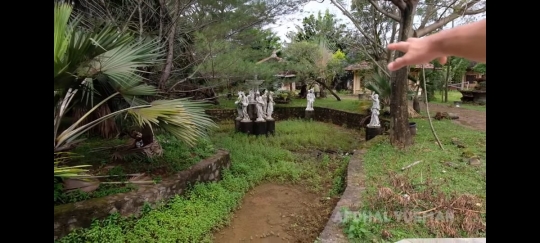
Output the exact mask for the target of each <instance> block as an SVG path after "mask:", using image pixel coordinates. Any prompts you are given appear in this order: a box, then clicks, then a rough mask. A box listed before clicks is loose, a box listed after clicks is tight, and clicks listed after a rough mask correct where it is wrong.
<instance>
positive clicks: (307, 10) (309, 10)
mask: <svg viewBox="0 0 540 243" xmlns="http://www.w3.org/2000/svg"><path fill="white" fill-rule="evenodd" d="M343 2H344V4H346V5H344V7H345V8H346V9H347V10H350V2H351V1H350V0H344V1H343ZM326 9H328V10H329V11H330V13H331V14H334V15H335V16H336V18H337V19H339V20H341V23H344V24H345V25H346V26H347V27H349V28H351V29H354V25H353V24H352V22H351V21H350V20H349V18H347V17H346V16H345V15H343V13H341V11H340V10H339V9H338V8H337V7H336V6H334V5H333V4H332V3H330V1H328V0H325V1H324V2H323V3H318V2H316V1H311V2H309V3H307V4H306V5H305V6H304V7H303V8H301V9H300V11H299V12H296V13H293V14H290V15H285V16H282V17H280V18H279V19H278V20H277V21H276V24H273V25H268V26H267V28H270V29H272V30H273V31H274V32H276V33H277V35H278V36H279V37H280V38H281V40H285V41H287V42H289V41H290V40H289V39H287V37H285V35H286V34H287V32H289V31H293V30H295V26H296V25H301V24H302V19H303V18H304V17H309V15H311V14H314V15H317V13H318V12H319V11H321V12H322V13H323V14H324V12H325V11H326ZM478 18H480V16H478ZM419 21H420V20H419V19H415V22H419ZM454 24H455V26H458V25H460V24H461V22H460V21H458V20H457V21H455V23H454ZM450 27H451V23H448V24H447V25H446V26H445V27H444V28H445V29H446V28H450Z"/></svg>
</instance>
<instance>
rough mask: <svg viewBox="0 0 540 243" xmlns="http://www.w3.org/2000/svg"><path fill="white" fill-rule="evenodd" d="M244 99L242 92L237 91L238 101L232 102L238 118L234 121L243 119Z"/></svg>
mask: <svg viewBox="0 0 540 243" xmlns="http://www.w3.org/2000/svg"><path fill="white" fill-rule="evenodd" d="M243 99H244V92H242V91H238V99H236V101H235V102H234V104H235V105H236V111H237V112H238V116H237V117H236V119H242V118H243V117H244V112H243V110H242V100H243Z"/></svg>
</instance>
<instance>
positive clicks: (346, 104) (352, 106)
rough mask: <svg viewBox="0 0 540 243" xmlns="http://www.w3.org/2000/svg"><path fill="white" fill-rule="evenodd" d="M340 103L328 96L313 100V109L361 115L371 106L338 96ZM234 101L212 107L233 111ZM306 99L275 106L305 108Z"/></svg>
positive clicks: (356, 99)
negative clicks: (334, 110) (319, 108)
mask: <svg viewBox="0 0 540 243" xmlns="http://www.w3.org/2000/svg"><path fill="white" fill-rule="evenodd" d="M339 97H340V98H341V101H338V100H336V98H335V97H334V96H332V95H331V94H329V95H328V96H327V97H326V98H317V99H315V103H314V106H315V107H323V108H331V109H336V110H341V111H347V112H353V113H362V112H365V111H366V109H368V108H369V106H371V101H369V100H364V101H360V100H358V98H354V97H353V96H347V95H339ZM234 101H235V99H232V100H227V99H226V98H223V99H220V100H219V103H220V104H219V105H215V106H212V108H213V109H235V106H234ZM306 102H307V101H306V99H298V98H292V99H291V103H289V104H276V107H306Z"/></svg>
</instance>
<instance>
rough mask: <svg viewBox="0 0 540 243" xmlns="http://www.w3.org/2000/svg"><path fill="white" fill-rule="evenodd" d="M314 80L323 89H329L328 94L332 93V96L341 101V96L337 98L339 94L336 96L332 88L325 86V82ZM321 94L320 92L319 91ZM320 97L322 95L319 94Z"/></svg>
mask: <svg viewBox="0 0 540 243" xmlns="http://www.w3.org/2000/svg"><path fill="white" fill-rule="evenodd" d="M315 82H317V83H319V84H320V85H321V86H322V87H323V89H327V90H328V91H330V94H332V95H333V96H334V97H336V99H337V100H338V101H341V98H339V96H338V95H337V94H336V93H335V92H334V91H333V90H332V89H330V87H328V86H326V84H325V83H324V82H321V81H319V80H315ZM323 89H321V91H322V90H323ZM321 94H322V92H321ZM321 97H322V96H321Z"/></svg>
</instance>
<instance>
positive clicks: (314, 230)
mask: <svg viewBox="0 0 540 243" xmlns="http://www.w3.org/2000/svg"><path fill="white" fill-rule="evenodd" d="M336 202H337V199H330V200H327V199H326V198H321V197H320V196H318V195H316V194H314V193H311V192H309V191H307V190H306V189H304V188H303V187H301V186H292V185H278V184H271V183H269V184H263V185H261V186H258V187H256V188H254V189H253V190H252V191H250V192H249V193H248V194H247V195H246V196H245V198H244V199H243V202H242V207H241V208H240V209H238V210H237V211H236V212H235V213H234V217H233V219H232V220H231V224H230V225H229V226H228V227H226V228H224V229H222V230H221V231H219V232H216V233H215V234H214V242H216V243H236V242H255V243H257V242H258V243H274V242H275V243H278V242H279V243H281V242H310V243H312V242H313V241H314V240H315V239H316V238H317V236H318V234H319V232H321V231H322V229H323V228H324V225H325V224H326V221H327V220H328V217H329V216H330V214H331V213H332V210H333V208H334V206H335V204H336Z"/></svg>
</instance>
